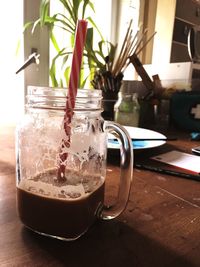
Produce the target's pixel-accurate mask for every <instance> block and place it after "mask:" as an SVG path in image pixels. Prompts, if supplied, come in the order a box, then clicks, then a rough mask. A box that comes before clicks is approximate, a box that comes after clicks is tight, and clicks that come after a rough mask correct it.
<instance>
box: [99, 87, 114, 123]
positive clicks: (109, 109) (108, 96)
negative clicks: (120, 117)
mask: <svg viewBox="0 0 200 267" xmlns="http://www.w3.org/2000/svg"><path fill="white" fill-rule="evenodd" d="M102 96H103V101H102V107H103V112H102V114H101V115H102V117H103V118H104V120H110V121H113V120H114V115H115V111H114V107H115V104H116V102H117V100H118V92H112V91H107V92H104V91H102Z"/></svg>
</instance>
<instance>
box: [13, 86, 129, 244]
mask: <svg viewBox="0 0 200 267" xmlns="http://www.w3.org/2000/svg"><path fill="white" fill-rule="evenodd" d="M66 95H67V90H66V89H53V88H48V87H34V86H30V87H29V88H28V94H27V106H26V115H25V118H24V120H23V121H22V122H21V124H19V125H18V127H17V137H16V138H17V140H16V144H17V145H16V152H17V153H16V155H17V158H16V160H17V209H18V214H19V217H20V219H21V221H22V223H23V224H24V225H25V226H26V227H28V228H29V229H31V230H33V231H35V232H37V233H40V234H43V235H47V236H50V237H55V238H59V239H62V240H75V239H77V238H78V237H80V236H81V235H82V234H84V233H85V232H86V231H87V229H88V228H89V227H90V226H91V225H92V224H93V223H94V222H95V220H97V219H105V220H109V219H113V218H115V217H117V216H118V215H119V214H120V213H121V212H122V211H123V210H124V208H125V206H126V203H127V201H128V196H129V191H130V186H131V180H132V166H133V151H132V147H131V140H130V138H129V136H128V133H127V132H126V130H125V129H123V127H121V126H119V125H118V124H116V123H113V122H106V121H104V120H103V119H102V117H101V112H102V109H101V91H100V90H86V89H84V90H80V89H79V90H78V93H77V97H76V100H75V101H76V102H75V108H74V110H73V116H72V119H71V121H70V124H69V125H68V129H66V127H65V126H64V114H65V103H66ZM108 132H112V133H113V134H115V135H116V138H118V139H121V143H122V148H121V150H122V152H123V153H121V154H122V155H123V159H122V160H121V162H122V163H121V167H122V170H121V175H122V177H123V179H120V181H121V182H120V183H121V184H120V187H119V192H118V200H117V201H116V205H115V206H113V207H110V209H105V208H104V188H105V178H106V155H107V133H108Z"/></svg>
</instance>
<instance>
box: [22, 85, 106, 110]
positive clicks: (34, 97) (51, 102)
mask: <svg viewBox="0 0 200 267" xmlns="http://www.w3.org/2000/svg"><path fill="white" fill-rule="evenodd" d="M27 89H28V90H27V95H26V98H27V108H37V109H38V108H39V109H51V110H65V109H66V100H67V94H68V89H67V88H58V87H56V88H54V87H45V86H44V87H42V86H32V85H30V86H28V88H27ZM101 102H102V91H101V90H97V89H78V90H77V96H76V98H75V107H74V108H73V110H74V111H79V110H80V111H82V110H101V109H102V107H101Z"/></svg>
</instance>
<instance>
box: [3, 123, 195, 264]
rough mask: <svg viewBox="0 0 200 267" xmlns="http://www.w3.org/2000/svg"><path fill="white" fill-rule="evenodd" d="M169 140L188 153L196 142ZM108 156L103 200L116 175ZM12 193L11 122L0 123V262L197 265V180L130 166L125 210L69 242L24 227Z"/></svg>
mask: <svg viewBox="0 0 200 267" xmlns="http://www.w3.org/2000/svg"><path fill="white" fill-rule="evenodd" d="M172 144H173V146H175V147H179V148H181V149H184V150H185V151H188V152H189V151H190V149H191V147H193V146H195V145H198V144H199V143H198V142H191V141H190V140H189V135H188V134H185V135H184V134H182V135H181V136H180V139H179V140H178V141H173V143H172ZM141 153H145V152H141ZM109 157H110V158H111V159H112V155H110V156H109ZM135 157H137V154H136V155H135ZM140 157H141V155H140ZM111 161H112V160H111ZM111 161H110V163H109V164H108V168H107V182H106V202H108V203H112V202H114V200H115V195H116V193H117V187H118V178H117V177H118V175H119V167H118V165H117V164H116V163H115V164H113V163H111ZM114 161H115V160H114ZM115 162H117V161H115ZM15 193H16V190H15V148H14V127H2V126H1V127H0V266H1V267H2V266H9V267H10V266H13V267H15V266H20V267H23V266H28V267H32V266H56V267H57V266H69V267H74V266H86V267H87V266H102V267H107V266H112V267H113V266H122V267H129V266H133V267H137V266H138V267H148V266H151V267H156V266H159V267H163V266H170V267H178V266H180V267H187V266H191V267H192V266H200V182H196V181H192V180H191V181H190V180H186V179H182V178H178V177H173V176H169V175H161V174H158V173H153V172H149V171H143V170H137V169H135V170H134V179H133V185H132V189H131V194H130V200H129V203H128V205H127V207H126V210H125V211H124V212H123V213H122V214H121V215H120V216H119V217H118V218H117V219H115V220H113V221H110V222H97V223H95V225H93V227H92V228H91V229H90V230H89V231H88V232H87V233H86V234H85V235H84V236H83V237H81V238H80V239H78V240H77V241H73V242H63V241H58V240H53V239H50V238H46V237H43V236H40V235H38V234H35V233H33V232H31V231H30V230H28V229H26V228H25V227H24V226H23V225H22V223H21V222H20V220H19V218H18V216H17V211H16V195H15Z"/></svg>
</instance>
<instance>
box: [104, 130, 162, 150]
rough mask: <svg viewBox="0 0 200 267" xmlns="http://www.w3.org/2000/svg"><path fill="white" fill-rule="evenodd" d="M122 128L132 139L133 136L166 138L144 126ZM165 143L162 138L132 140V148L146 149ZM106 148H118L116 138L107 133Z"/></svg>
mask: <svg viewBox="0 0 200 267" xmlns="http://www.w3.org/2000/svg"><path fill="white" fill-rule="evenodd" d="M124 128H125V129H126V130H127V131H128V133H129V134H130V137H131V138H132V139H135V138H144V139H145V138H155V139H157V138H166V136H165V135H163V134H161V133H158V132H155V131H152V130H148V129H144V128H138V127H130V126H124ZM165 143H166V141H164V140H158V141H147V140H145V141H133V148H134V149H147V148H153V147H157V146H161V145H164V144H165ZM108 148H110V149H119V143H118V141H117V140H116V138H115V137H114V136H113V135H112V134H109V135H108Z"/></svg>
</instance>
